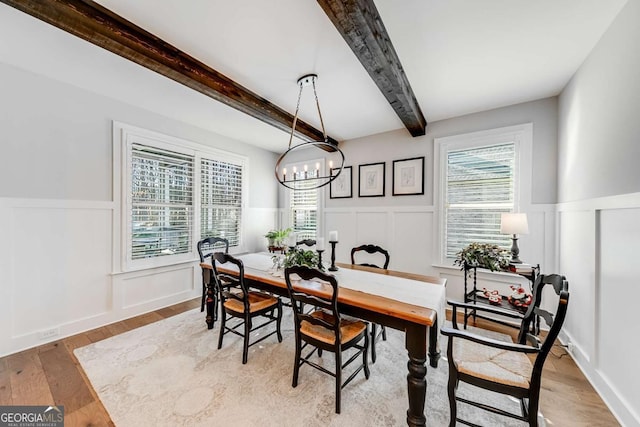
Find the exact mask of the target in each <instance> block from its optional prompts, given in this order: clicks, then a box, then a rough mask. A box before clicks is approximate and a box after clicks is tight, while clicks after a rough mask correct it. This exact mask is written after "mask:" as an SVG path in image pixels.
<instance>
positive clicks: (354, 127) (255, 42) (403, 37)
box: [0, 0, 626, 152]
mask: <svg viewBox="0 0 640 427" xmlns="http://www.w3.org/2000/svg"><path fill="white" fill-rule="evenodd" d="M98 3H101V4H102V5H104V6H105V7H107V8H109V9H111V10H113V11H114V12H116V13H118V14H120V15H122V16H124V17H125V18H127V19H129V20H130V21H132V22H134V23H135V24H137V25H139V26H140V27H142V28H144V29H146V30H147V31H150V32H151V33H153V34H155V35H157V36H158V37H160V38H162V39H164V40H165V41H167V42H169V43H171V44H173V45H175V46H176V47H178V48H179V49H181V50H183V51H185V52H187V53H189V54H190V55H192V56H194V57H195V58H197V59H199V60H201V61H202V62H204V63H206V64H208V65H209V66H211V67H212V68H214V69H216V70H218V71H220V72H222V73H223V74H225V75H227V76H228V77H230V78H231V79H233V80H235V81H236V82H238V83H240V84H241V85H243V86H245V87H246V88H248V89H250V90H252V91H254V92H256V93H258V94H260V95H261V96H263V97H264V98H266V99H268V100H270V101H271V102H273V103H274V104H276V105H278V106H280V107H282V108H284V109H285V110H287V111H289V112H291V113H292V114H293V112H294V110H295V102H296V97H297V91H298V87H297V85H296V80H297V79H298V77H300V76H301V75H303V74H306V73H311V72H313V73H317V74H318V76H319V78H318V84H317V86H318V96H319V98H320V104H321V108H322V114H323V118H324V121H325V125H326V127H327V132H328V133H329V135H331V136H332V137H334V138H336V139H337V140H339V141H342V140H346V139H352V138H358V137H363V136H367V135H372V134H377V133H381V132H386V131H390V130H394V129H400V128H403V127H404V126H403V124H402V123H401V121H400V120H399V118H398V117H397V116H396V114H395V113H394V111H393V109H392V108H391V106H389V104H388V103H387V101H386V99H385V98H384V96H383V95H382V94H381V93H380V91H379V90H378V88H377V86H376V85H375V84H374V83H373V81H372V80H371V78H370V77H369V75H368V74H367V72H366V71H365V70H364V68H363V67H362V65H361V64H360V63H359V61H358V60H357V58H356V57H355V55H354V54H353V53H352V52H351V50H350V49H349V47H348V46H347V44H346V43H345V42H344V40H343V39H342V37H341V36H340V34H339V33H338V32H337V30H336V29H335V28H334V26H333V24H332V23H331V22H330V21H329V19H328V18H327V16H326V15H325V14H324V12H323V11H322V9H321V8H320V6H319V5H318V4H317V3H316V1H314V0H305V1H301V0H278V1H264V0H234V1H228V0H190V1H188V2H184V1H181V2H177V1H175V0H136V1H129V0H98ZM625 3H626V0H537V1H530V0H482V1H478V0H447V1H443V0H402V1H398V0H375V4H376V6H377V8H378V10H379V12H380V15H381V17H382V19H383V21H384V23H385V25H386V28H387V31H388V32H389V35H390V37H391V41H392V42H393V44H394V46H395V48H396V51H397V53H398V56H399V57H400V60H401V61H402V64H403V67H404V69H405V72H406V74H407V76H408V78H409V81H410V83H411V85H412V87H413V90H414V92H415V94H416V98H417V100H418V102H419V104H420V106H421V108H422V111H423V113H424V115H425V117H426V119H427V121H428V122H433V121H436V120H441V119H445V118H449V117H455V116H460V115H464V114H468V113H472V112H476V111H483V110H488V109H492V108H498V107H501V106H506V105H511V104H516V103H520V102H526V101H530V100H535V99H540V98H545V97H548V96H553V95H557V94H558V93H560V91H561V90H562V88H563V87H564V86H565V84H566V83H567V82H568V80H569V79H570V78H571V76H572V75H573V73H574V72H575V71H576V70H577V68H578V67H579V66H580V64H581V63H582V62H583V61H584V59H585V58H586V56H587V55H588V53H589V52H590V51H591V50H592V48H593V47H594V45H595V44H596V43H597V41H598V40H599V39H600V37H601V36H602V34H603V33H604V31H605V30H606V29H607V28H608V26H609V25H610V24H611V22H612V20H613V19H614V18H615V16H616V15H617V13H618V12H619V11H620V9H621V8H622V7H623V6H624V4H625ZM0 23H2V25H0V27H1V28H2V29H0V38H2V39H3V40H4V42H3V43H2V44H0V60H2V61H4V62H9V63H14V64H15V65H17V66H20V67H23V68H28V69H33V70H34V71H37V72H40V73H43V74H47V75H49V76H52V77H54V78H58V79H60V80H64V81H67V82H69V83H72V84H74V85H77V86H80V87H84V88H86V89H89V90H92V91H95V92H99V93H103V94H105V95H107V96H112V97H114V98H118V99H122V100H124V101H126V102H129V103H131V104H134V105H138V106H141V107H143V108H147V109H150V110H152V111H155V112H158V113H160V114H163V115H167V116H171V117H174V118H177V119H180V120H183V121H185V122H188V123H192V124H194V125H196V126H199V127H202V128H205V129H209V130H212V131H214V132H217V133H219V134H222V135H225V136H228V137H231V138H234V139H237V140H240V141H244V142H247V143H250V144H253V145H257V146H260V147H263V148H266V149H269V150H272V151H276V152H280V151H283V150H284V149H285V148H286V145H287V142H288V138H287V136H286V134H285V133H284V132H282V131H279V130H277V129H274V128H272V127H271V126H268V125H266V124H264V123H262V122H259V121H258V120H256V119H253V118H250V117H248V116H246V115H244V114H242V113H239V112H237V111H235V110H232V109H230V108H229V107H226V106H224V105H223V104H221V103H219V102H217V101H214V100H212V99H210V98H207V97H205V96H204V95H201V94H198V93H196V92H194V91H192V90H190V89H188V88H186V87H183V86H181V85H179V84H177V83H175V82H173V81H171V80H169V79H166V78H164V77H161V76H159V75H157V74H155V73H153V72H151V71H148V70H146V69H143V68H142V67H139V66H137V65H135V64H132V63H129V62H128V61H126V60H124V59H122V58H119V57H117V56H115V55H113V54H110V53H108V52H106V51H103V50H102V49H97V48H95V47H93V46H91V45H89V44H88V43H87V42H84V41H82V40H79V39H77V38H75V37H73V36H70V35H68V34H66V33H63V32H62V31H60V30H57V29H55V28H52V27H50V26H47V25H44V24H42V23H40V22H39V21H37V20H35V19H34V18H31V17H29V16H27V15H25V14H22V13H21V12H18V11H16V10H15V9H11V8H10V7H8V6H5V5H0ZM21 33H22V34H26V33H28V34H29V36H28V37H23V36H21ZM7 37H8V38H7ZM312 101H313V100H312V94H311V91H310V90H307V91H305V92H304V94H303V102H302V104H301V111H300V116H301V118H302V119H303V120H305V121H307V122H309V123H311V124H312V125H314V126H316V127H318V128H319V127H320V123H319V120H318V117H317V113H316V110H315V106H314V104H313V102H312Z"/></svg>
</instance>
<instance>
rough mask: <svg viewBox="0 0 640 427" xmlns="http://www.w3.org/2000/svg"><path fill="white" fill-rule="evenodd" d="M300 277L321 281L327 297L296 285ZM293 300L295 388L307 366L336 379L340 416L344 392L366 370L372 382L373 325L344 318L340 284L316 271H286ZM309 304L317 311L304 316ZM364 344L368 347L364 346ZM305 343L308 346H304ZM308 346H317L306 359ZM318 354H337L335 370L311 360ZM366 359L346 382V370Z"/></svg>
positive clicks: (301, 269) (337, 411) (305, 269)
mask: <svg viewBox="0 0 640 427" xmlns="http://www.w3.org/2000/svg"><path fill="white" fill-rule="evenodd" d="M294 275H295V276H297V277H299V278H301V279H302V280H312V279H314V285H318V283H317V282H315V280H320V281H321V282H322V283H323V284H324V286H323V289H324V290H325V293H324V295H322V294H319V293H318V292H317V286H314V290H315V291H314V290H311V289H308V288H305V287H304V286H299V285H296V284H295V283H294V281H293V279H292V276H294ZM284 277H285V281H286V283H287V289H288V290H289V298H290V299H291V305H292V307H293V313H294V323H295V336H296V354H295V362H294V365H293V382H292V386H293V387H297V386H298V374H299V372H300V367H301V366H302V365H304V364H307V365H309V366H312V367H314V368H316V369H318V370H320V371H322V372H324V373H326V374H329V375H331V376H333V377H334V378H335V379H336V414H339V413H340V403H341V390H342V389H343V388H344V387H345V386H346V385H347V384H349V382H351V380H353V378H355V376H356V375H357V374H358V373H359V372H360V371H362V370H363V369H364V375H365V378H367V379H369V365H368V362H367V349H368V347H369V333H368V332H369V324H368V323H367V322H364V321H362V320H358V319H349V318H346V317H343V316H342V315H341V314H340V311H339V310H338V290H339V287H338V282H337V280H336V278H335V276H333V275H331V274H327V273H323V272H322V271H320V270H318V269H316V268H309V267H305V266H293V267H288V268H286V269H285V271H284ZM306 304H309V305H311V306H315V307H316V308H315V310H314V311H312V312H310V313H305V312H304V309H303V308H304V306H305V305H306ZM363 340H364V344H360V342H362V341H363ZM303 341H304V345H303V344H302V342H303ZM308 345H311V346H313V350H312V351H311V352H310V353H309V354H307V355H306V356H304V357H303V356H302V350H304V349H305V348H306V347H307V346H308ZM351 348H355V349H356V350H357V351H356V352H355V353H354V354H353V355H352V356H351V357H350V358H349V360H347V361H346V362H345V363H344V364H343V363H342V354H343V352H344V351H345V350H348V349H351ZM316 350H317V351H318V355H319V356H321V355H322V353H321V352H322V350H326V351H330V352H332V353H334V354H335V370H334V372H331V371H329V370H328V369H326V368H324V367H323V366H320V365H318V364H317V363H315V362H313V361H311V360H309V359H310V358H311V356H313V354H314V353H315V352H316ZM360 355H362V364H360V366H358V368H357V369H356V370H355V371H354V372H353V373H352V374H351V375H350V376H349V378H347V379H346V380H345V381H344V382H342V369H344V368H345V367H347V366H348V365H349V364H350V363H351V362H353V361H354V360H356V359H357V358H358V357H359V356H360Z"/></svg>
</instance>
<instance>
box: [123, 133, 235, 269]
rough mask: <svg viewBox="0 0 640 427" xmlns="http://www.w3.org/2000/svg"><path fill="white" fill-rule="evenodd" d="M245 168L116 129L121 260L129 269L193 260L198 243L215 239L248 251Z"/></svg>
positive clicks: (177, 143) (195, 148)
mask: <svg viewBox="0 0 640 427" xmlns="http://www.w3.org/2000/svg"><path fill="white" fill-rule="evenodd" d="M245 163H246V159H245V158H244V157H241V156H236V155H233V154H230V153H226V152H223V151H219V150H216V149H213V148H208V147H205V146H201V145H199V144H195V143H193V142H190V141H185V140H179V139H177V138H173V137H169V136H167V135H162V134H158V133H155V132H151V131H147V130H144V129H139V128H135V127H133V126H128V125H123V124H120V123H114V190H115V192H116V199H120V200H122V210H121V212H120V214H119V215H118V216H117V217H116V218H114V230H119V233H120V234H119V236H120V237H119V240H120V242H121V243H120V245H114V255H115V258H114V259H118V258H119V259H121V268H122V270H123V271H129V270H139V269H144V268H153V267H159V266H164V265H171V264H176V263H180V262H189V261H192V260H194V259H196V258H197V252H196V243H197V241H198V240H200V239H201V238H204V237H210V236H216V237H223V238H226V239H228V240H229V246H230V247H235V248H236V249H235V250H236V251H242V250H244V249H243V248H242V220H243V208H244V206H245V200H246V183H245V182H244V181H245V180H244V173H245ZM118 193H120V197H118ZM116 268H117V267H116Z"/></svg>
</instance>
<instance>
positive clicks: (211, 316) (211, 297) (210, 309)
mask: <svg viewBox="0 0 640 427" xmlns="http://www.w3.org/2000/svg"><path fill="white" fill-rule="evenodd" d="M207 271H208V270H207ZM212 276H213V273H211V276H210V277H208V278H207V279H206V280H205V283H206V284H207V299H206V302H205V304H206V307H207V317H206V322H207V329H213V323H214V322H215V320H216V319H215V315H216V308H217V307H216V302H217V301H216V299H217V298H216V289H215V283H214V281H213V277H212Z"/></svg>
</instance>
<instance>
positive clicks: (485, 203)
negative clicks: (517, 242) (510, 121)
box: [436, 125, 531, 263]
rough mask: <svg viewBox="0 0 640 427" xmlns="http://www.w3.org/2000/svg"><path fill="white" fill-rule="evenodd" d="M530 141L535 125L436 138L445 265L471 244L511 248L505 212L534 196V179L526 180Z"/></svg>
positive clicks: (442, 249) (515, 208)
mask: <svg viewBox="0 0 640 427" xmlns="http://www.w3.org/2000/svg"><path fill="white" fill-rule="evenodd" d="M530 140H531V125H522V126H513V127H510V128H503V129H496V130H492V131H484V132H477V133H473V134H467V135H460V136H455V137H447V138H438V139H436V152H437V158H438V159H439V165H438V166H439V173H438V176H437V179H438V180H439V185H438V187H437V188H438V190H439V198H438V199H439V215H440V230H441V232H440V254H441V261H442V262H443V263H444V262H446V260H447V259H450V258H455V256H456V253H457V252H459V251H460V250H461V249H462V248H464V247H465V246H467V245H468V244H469V243H471V242H482V243H491V244H496V245H499V246H502V247H504V248H509V247H510V246H511V240H510V236H508V235H504V234H500V214H501V213H502V212H513V211H515V210H518V208H519V200H520V198H521V197H522V196H523V193H527V194H528V190H527V189H526V186H525V185H524V182H527V183H529V182H530V179H524V180H522V179H521V177H522V178H524V177H525V176H530V166H528V165H529V164H530ZM525 153H526V155H524V154H525ZM522 157H526V158H527V161H522V159H521V158H522ZM525 164H527V167H525V168H524V169H526V170H527V173H524V172H523V166H524V165H525Z"/></svg>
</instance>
